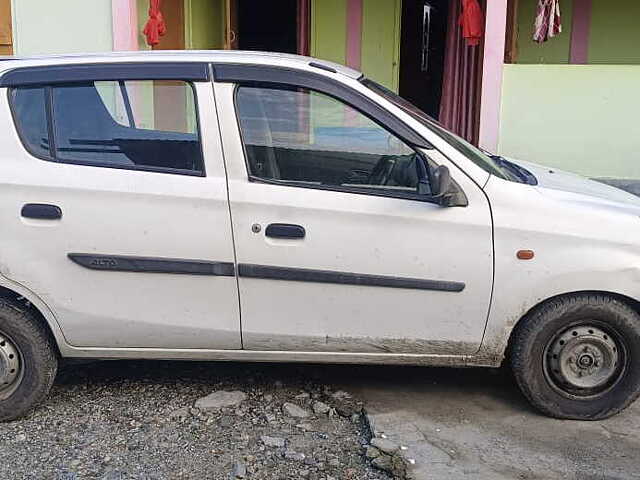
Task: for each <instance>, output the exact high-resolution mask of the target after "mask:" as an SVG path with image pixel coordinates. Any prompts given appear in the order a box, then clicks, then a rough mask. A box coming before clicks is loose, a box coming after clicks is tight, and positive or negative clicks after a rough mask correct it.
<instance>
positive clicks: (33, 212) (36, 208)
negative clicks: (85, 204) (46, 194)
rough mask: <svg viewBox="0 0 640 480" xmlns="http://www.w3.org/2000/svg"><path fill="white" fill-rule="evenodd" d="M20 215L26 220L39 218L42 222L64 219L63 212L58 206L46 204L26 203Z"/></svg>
mask: <svg viewBox="0 0 640 480" xmlns="http://www.w3.org/2000/svg"><path fill="white" fill-rule="evenodd" d="M20 214H21V215H22V216H23V217H25V218H38V219H41V220H58V219H60V218H62V210H61V209H60V207H58V206H57V205H48V204H46V203H26V204H25V205H24V206H23V207H22V211H21V212H20Z"/></svg>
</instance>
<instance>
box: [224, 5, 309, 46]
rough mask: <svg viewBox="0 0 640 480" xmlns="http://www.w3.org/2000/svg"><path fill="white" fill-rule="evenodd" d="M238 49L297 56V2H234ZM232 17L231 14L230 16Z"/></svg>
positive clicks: (232, 7)
mask: <svg viewBox="0 0 640 480" xmlns="http://www.w3.org/2000/svg"><path fill="white" fill-rule="evenodd" d="M231 3H233V4H235V5H232V6H231V9H235V13H234V14H232V15H230V16H231V17H233V16H235V23H236V36H237V38H236V39H235V40H236V42H235V43H236V46H237V48H239V49H240V50H259V51H264V52H282V53H297V52H298V38H297V37H298V3H299V2H298V0H278V1H277V2H265V1H264V0H235V2H231ZM230 13H231V12H230Z"/></svg>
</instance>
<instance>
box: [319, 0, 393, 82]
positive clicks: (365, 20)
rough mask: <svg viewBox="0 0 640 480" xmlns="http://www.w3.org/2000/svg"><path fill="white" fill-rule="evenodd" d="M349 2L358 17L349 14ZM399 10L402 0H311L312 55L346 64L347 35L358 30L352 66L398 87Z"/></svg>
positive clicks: (369, 75)
mask: <svg viewBox="0 0 640 480" xmlns="http://www.w3.org/2000/svg"><path fill="white" fill-rule="evenodd" d="M351 2H353V3H354V4H355V9H356V14H357V17H358V18H354V17H351V18H349V15H348V8H349V7H351V8H353V7H354V5H349V4H350V3H351ZM357 10H359V12H358V11H357ZM401 13H402V12H401V0H312V2H311V56H313V57H317V58H322V59H324V60H330V61H332V62H337V63H341V64H349V62H348V61H347V60H348V59H347V48H348V46H347V43H348V41H349V36H350V35H353V34H354V32H358V31H359V33H360V35H359V37H358V38H357V39H355V44H356V48H357V50H358V51H359V55H358V57H359V58H358V59H357V60H356V61H355V65H352V66H354V67H355V68H356V69H358V70H361V71H362V72H363V73H364V74H365V75H367V76H368V77H370V78H372V79H374V80H376V81H377V82H380V83H381V84H383V85H385V86H386V87H388V88H390V89H392V90H395V91H397V90H398V68H399V62H400V60H399V58H400V18H401ZM350 22H353V23H357V25H355V24H351V23H350Z"/></svg>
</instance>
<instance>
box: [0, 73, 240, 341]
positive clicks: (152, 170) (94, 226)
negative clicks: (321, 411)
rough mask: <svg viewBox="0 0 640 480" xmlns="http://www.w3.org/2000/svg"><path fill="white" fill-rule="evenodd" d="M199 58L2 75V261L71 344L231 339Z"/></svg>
mask: <svg viewBox="0 0 640 480" xmlns="http://www.w3.org/2000/svg"><path fill="white" fill-rule="evenodd" d="M208 71H209V68H208V65H206V64H188V63H178V64H169V63H140V64H131V63H127V64H121V65H120V64H108V65H106V64H98V65H82V66H73V65H67V66H57V67H46V68H45V67H37V68H27V69H24V70H15V71H14V72H13V73H12V74H11V75H8V76H7V77H6V78H3V79H2V80H1V82H2V84H3V86H5V87H7V88H8V90H9V92H8V95H2V98H3V99H4V100H2V101H0V104H1V110H2V115H1V117H2V122H3V124H2V131H3V132H8V133H7V134H5V135H4V137H3V144H2V155H3V161H2V162H0V163H1V165H0V178H1V179H2V180H0V183H1V185H0V223H1V224H2V226H3V235H2V236H1V238H0V251H1V252H2V254H1V257H2V258H1V261H0V263H1V265H0V271H1V273H2V274H3V275H5V276H6V277H8V278H10V279H11V280H13V281H14V282H18V283H20V284H22V285H23V286H24V287H26V288H28V289H30V290H31V291H33V292H34V293H35V294H36V295H38V296H39V297H40V298H41V299H42V300H43V301H44V302H46V303H47V304H48V306H49V307H50V308H51V310H52V311H53V312H54V314H55V316H56V318H57V320H58V321H59V323H60V326H61V328H62V331H63V334H64V336H65V338H66V340H67V341H68V342H69V343H70V344H71V345H73V346H78V347H100V348H114V347H118V348H149V347H153V348H163V349H171V348H181V349H190V348H229V349H233V348H240V347H241V343H240V328H239V311H238V296H237V284H236V279H235V275H234V265H233V262H234V254H233V245H232V238H231V224H230V218H229V207H228V201H227V190H226V179H225V173H224V166H223V162H222V154H221V146H220V139H219V134H218V128H217V121H216V116H215V112H214V108H215V107H214V100H213V91H212V85H211V83H210V81H209V76H208ZM140 79H143V80H140ZM7 98H8V103H7ZM158 98H171V99H172V101H173V108H172V109H171V110H168V109H160V108H155V107H156V106H157V99H158ZM196 98H197V102H196ZM9 107H10V108H11V110H12V113H13V118H14V119H15V125H14V124H12V122H11V113H10V111H9Z"/></svg>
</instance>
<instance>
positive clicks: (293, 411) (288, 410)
mask: <svg viewBox="0 0 640 480" xmlns="http://www.w3.org/2000/svg"><path fill="white" fill-rule="evenodd" d="M282 411H283V412H284V413H285V414H286V415H289V416H290V417H293V418H307V417H309V415H310V414H309V412H307V411H306V410H305V409H304V408H302V407H299V406H298V405H296V404H295V403H288V402H287V403H285V404H284V405H282Z"/></svg>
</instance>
